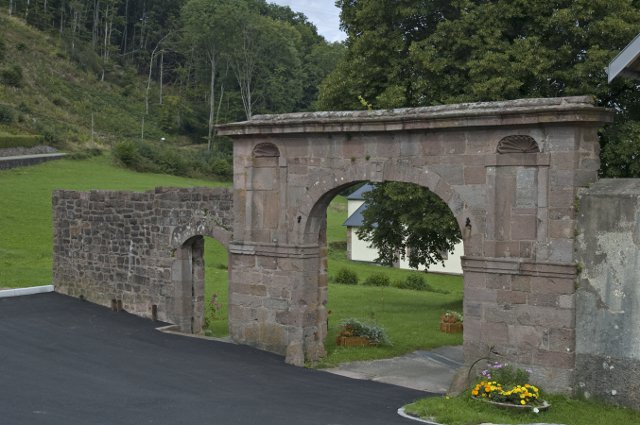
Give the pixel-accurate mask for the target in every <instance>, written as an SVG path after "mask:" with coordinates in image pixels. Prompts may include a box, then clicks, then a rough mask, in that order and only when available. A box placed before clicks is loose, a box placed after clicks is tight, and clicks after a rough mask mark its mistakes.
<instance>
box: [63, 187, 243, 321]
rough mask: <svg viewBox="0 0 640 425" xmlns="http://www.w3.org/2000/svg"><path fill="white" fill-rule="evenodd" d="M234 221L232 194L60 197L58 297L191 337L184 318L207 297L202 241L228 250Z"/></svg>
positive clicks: (199, 192)
mask: <svg viewBox="0 0 640 425" xmlns="http://www.w3.org/2000/svg"><path fill="white" fill-rule="evenodd" d="M232 215H233V200H232V193H231V192H230V191H229V190H227V189H212V188H188V189H167V188H157V189H155V190H154V191H147V192H142V193H134V192H115V191H91V192H74V191H65V190H58V191H55V192H54V194H53V222H54V244H53V250H54V252H53V283H54V285H55V288H56V291H58V292H60V293H63V294H68V295H71V296H75V297H82V298H84V299H87V300H88V301H91V302H95V303H98V304H101V305H104V306H108V307H111V306H112V304H113V303H114V302H115V304H116V306H117V307H120V306H121V308H123V309H124V310H126V311H129V312H131V313H133V314H137V315H140V316H143V317H149V318H152V317H154V318H157V319H158V320H161V321H166V322H170V323H176V324H179V325H181V327H182V328H183V330H187V331H188V330H192V329H190V328H189V327H190V323H189V322H190V321H191V318H192V317H183V316H186V315H188V314H190V312H189V308H190V310H191V311H193V310H194V308H193V306H192V303H193V302H195V301H193V300H192V298H196V295H197V297H202V296H203V288H202V287H201V286H202V285H203V282H201V280H202V276H201V275H202V263H201V262H198V261H199V260H201V256H202V252H201V249H202V236H211V237H213V238H215V239H217V240H218V241H219V242H221V243H222V244H224V245H225V246H227V245H228V243H229V238H230V234H231V231H230V229H231V222H232ZM198 256H199V257H200V259H198V258H197V257H198ZM185 261H188V263H187V264H186V266H188V268H189V272H187V270H186V266H185ZM186 280H189V281H188V282H186ZM192 286H193V287H195V288H194V291H197V294H195V293H194V294H192V288H191V287H192ZM185 292H186V293H185ZM197 301H198V302H202V300H197ZM186 304H189V305H186ZM195 310H197V309H195ZM195 321H196V324H197V325H196V327H198V326H199V324H200V323H201V321H202V318H201V317H196V318H195Z"/></svg>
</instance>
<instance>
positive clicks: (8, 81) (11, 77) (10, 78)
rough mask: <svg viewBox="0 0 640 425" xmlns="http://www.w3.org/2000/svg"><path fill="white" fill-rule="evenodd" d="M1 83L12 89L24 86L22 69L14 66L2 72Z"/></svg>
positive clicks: (0, 74)
mask: <svg viewBox="0 0 640 425" xmlns="http://www.w3.org/2000/svg"><path fill="white" fill-rule="evenodd" d="M0 81H2V83H3V84H4V85H7V86H12V87H21V86H22V67H20V65H13V66H10V67H9V68H5V69H3V70H2V71H0Z"/></svg>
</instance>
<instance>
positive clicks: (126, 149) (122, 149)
mask: <svg viewBox="0 0 640 425" xmlns="http://www.w3.org/2000/svg"><path fill="white" fill-rule="evenodd" d="M113 158H114V159H115V160H116V161H117V162H119V163H120V164H122V165H124V166H125V167H128V168H134V167H135V166H136V165H137V164H138V163H139V162H140V159H141V158H140V155H138V149H136V145H135V144H134V143H133V142H129V141H125V142H120V143H118V144H116V145H115V147H114V148H113Z"/></svg>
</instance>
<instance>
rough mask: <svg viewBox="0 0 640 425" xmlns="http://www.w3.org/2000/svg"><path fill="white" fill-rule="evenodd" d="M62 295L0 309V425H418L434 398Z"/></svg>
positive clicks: (9, 301)
mask: <svg viewBox="0 0 640 425" xmlns="http://www.w3.org/2000/svg"><path fill="white" fill-rule="evenodd" d="M157 325H158V323H154V322H151V321H149V320H144V319H141V318H138V317H135V316H132V315H130V314H127V313H114V312H112V311H110V310H109V309H106V308H103V307H100V306H96V305H93V304H90V303H87V302H83V301H80V300H77V299H73V298H69V297H65V296H63V295H59V294H54V293H51V294H41V295H32V296H24V297H15V298H4V299H0V424H2V425H32V424H33V425H38V424H51V425H58V424H59V425H94V424H105V425H106V424H108V425H124V424H132V425H141V424H166V425H181V424H185V425H191V424H194V425H195V424H198V425H201V424H222V425H225V424H242V425H248V424H260V425H269V424H334V425H338V424H340V425H358V424H363V425H364V424H367V425H376V424H411V423H413V422H411V421H409V420H407V419H403V418H401V417H400V416H398V415H397V413H396V410H397V409H398V408H399V407H401V406H402V405H403V404H406V403H408V402H410V401H412V400H414V399H416V398H419V397H424V396H426V395H428V394H427V393H424V392H420V391H416V390H411V389H407V388H402V387H397V386H393V385H387V384H381V383H376V382H371V381H362V380H353V379H349V378H345V377H342V376H337V375H332V374H329V373H326V372H322V371H317V370H309V369H303V368H297V367H293V366H288V365H286V364H284V362H283V358H282V357H280V356H276V355H273V354H270V353H265V352H262V351H259V350H255V349H252V348H249V347H245V346H238V345H233V344H225V343H222V342H216V341H208V340H203V339H196V338H188V337H183V336H179V335H171V334H165V333H161V332H158V331H156V330H155V327H156V326H157Z"/></svg>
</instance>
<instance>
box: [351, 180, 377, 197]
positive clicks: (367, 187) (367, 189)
mask: <svg viewBox="0 0 640 425" xmlns="http://www.w3.org/2000/svg"><path fill="white" fill-rule="evenodd" d="M372 190H373V185H372V184H371V183H367V184H364V185H362V186H361V187H360V188H359V189H358V190H356V191H355V192H353V193H352V194H351V195H349V196H347V200H349V201H362V200H364V198H363V197H362V194H363V193H367V192H371V191H372Z"/></svg>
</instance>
